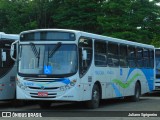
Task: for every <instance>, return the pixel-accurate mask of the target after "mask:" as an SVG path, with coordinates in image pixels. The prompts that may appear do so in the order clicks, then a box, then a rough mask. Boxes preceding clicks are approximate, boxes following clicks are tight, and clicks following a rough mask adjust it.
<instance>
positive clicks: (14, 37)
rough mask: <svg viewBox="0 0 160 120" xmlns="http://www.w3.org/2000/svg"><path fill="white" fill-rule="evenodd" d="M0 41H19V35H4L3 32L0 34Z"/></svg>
mask: <svg viewBox="0 0 160 120" xmlns="http://www.w3.org/2000/svg"><path fill="white" fill-rule="evenodd" d="M0 39H4V40H5V39H12V40H19V35H18V34H5V33H4V32H0Z"/></svg>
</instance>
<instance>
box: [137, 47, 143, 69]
mask: <svg viewBox="0 0 160 120" xmlns="http://www.w3.org/2000/svg"><path fill="white" fill-rule="evenodd" d="M136 53H137V67H139V68H142V67H143V49H142V48H137V49H136Z"/></svg>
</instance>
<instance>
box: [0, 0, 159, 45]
mask: <svg viewBox="0 0 160 120" xmlns="http://www.w3.org/2000/svg"><path fill="white" fill-rule="evenodd" d="M158 2H160V1H159V0H152V1H151V0H0V31H3V32H6V33H20V32H21V31H24V30H29V29H39V28H64V29H76V30H82V31H87V32H92V33H97V34H103V35H107V36H111V37H117V38H121V39H126V40H131V41H137V42H142V43H147V44H154V45H155V44H156V45H158V46H159V47H160V44H157V43H159V40H160V34H159V31H160V6H158V5H156V3H158Z"/></svg>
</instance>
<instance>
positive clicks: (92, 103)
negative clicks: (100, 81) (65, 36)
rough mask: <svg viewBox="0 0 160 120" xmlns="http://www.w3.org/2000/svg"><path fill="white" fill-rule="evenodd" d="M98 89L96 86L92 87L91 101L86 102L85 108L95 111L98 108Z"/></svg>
mask: <svg viewBox="0 0 160 120" xmlns="http://www.w3.org/2000/svg"><path fill="white" fill-rule="evenodd" d="M99 103H100V89H99V87H98V85H97V84H95V85H94V86H93V89H92V96H91V100H89V101H87V102H86V105H87V108H89V109H95V108H98V107H99Z"/></svg>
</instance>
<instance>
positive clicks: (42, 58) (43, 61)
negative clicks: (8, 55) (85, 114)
mask: <svg viewBox="0 0 160 120" xmlns="http://www.w3.org/2000/svg"><path fill="white" fill-rule="evenodd" d="M55 48H56V50H54V49H55ZM34 49H35V50H37V51H38V54H39V55H38V57H37V56H35V52H34V51H33V45H32V46H31V45H30V44H27V45H21V49H20V50H21V52H20V53H21V54H20V55H19V73H20V74H25V75H27V74H29V75H66V74H74V73H76V71H77V64H78V60H77V46H76V45H73V44H72V45H71V44H70V45H69V44H61V45H60V46H59V47H58V48H57V44H52V45H51V44H49V45H48V44H45V45H37V44H34ZM53 50H54V51H53ZM53 52H54V54H52V53H53Z"/></svg>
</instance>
